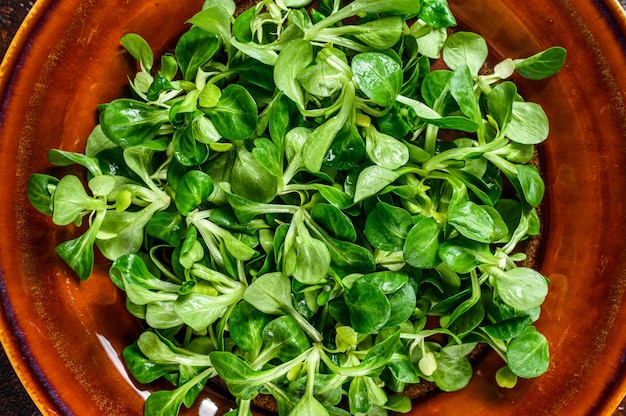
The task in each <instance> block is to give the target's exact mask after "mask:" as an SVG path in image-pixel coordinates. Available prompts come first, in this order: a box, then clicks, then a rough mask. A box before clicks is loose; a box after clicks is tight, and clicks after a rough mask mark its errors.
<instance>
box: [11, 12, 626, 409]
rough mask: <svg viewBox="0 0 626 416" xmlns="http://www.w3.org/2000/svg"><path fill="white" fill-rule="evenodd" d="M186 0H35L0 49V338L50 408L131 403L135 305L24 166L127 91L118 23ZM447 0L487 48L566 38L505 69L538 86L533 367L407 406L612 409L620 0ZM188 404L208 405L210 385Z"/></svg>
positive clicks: (167, 16)
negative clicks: (520, 66)
mask: <svg viewBox="0 0 626 416" xmlns="http://www.w3.org/2000/svg"><path fill="white" fill-rule="evenodd" d="M201 3H202V1H201V0H193V1H191V0H186V1H168V2H159V1H132V2H129V1H127V0H108V1H106V2H104V1H100V2H99V1H90V0H40V1H39V2H38V3H37V4H36V5H35V7H34V9H33V11H32V13H31V14H30V15H29V17H28V18H27V19H26V21H25V23H24V25H23V27H22V28H21V30H20V32H19V33H18V35H17V37H16V40H15V42H14V43H13V45H12V46H11V48H10V50H9V52H8V54H7V56H6V58H5V61H4V62H3V64H2V66H1V67H0V100H1V101H0V174H1V175H2V177H3V178H4V179H3V181H2V185H1V187H0V264H1V269H0V291H1V293H2V299H1V302H2V308H1V314H0V340H1V341H2V344H3V346H4V348H5V349H6V351H7V354H8V355H9V358H10V359H11V361H12V363H13V365H14V366H15V368H16V371H17V373H18V374H19V376H20V378H21V380H22V381H23V383H24V385H25V386H26V388H27V390H28V391H29V392H30V393H31V395H32V396H33V399H34V401H35V402H36V404H37V405H38V407H39V408H40V409H41V410H42V412H43V413H45V414H49V415H57V414H61V415H69V414H77V415H101V414H107V415H139V414H141V413H142V404H143V400H144V397H145V395H146V394H147V393H146V392H147V391H148V390H149V389H150V388H151V387H153V386H142V385H137V384H134V383H133V382H132V381H131V380H130V379H129V378H128V377H127V375H126V372H125V370H124V367H123V364H122V363H121V361H120V358H119V357H120V351H121V350H122V348H123V347H124V346H125V345H127V344H128V343H130V342H132V341H133V340H134V338H135V336H136V334H137V331H138V324H137V322H136V321H135V320H134V319H132V318H131V317H130V315H129V314H128V313H126V312H125V309H124V301H123V298H122V296H121V294H120V292H119V291H118V290H116V289H115V288H114V287H113V285H112V284H111V283H110V281H109V280H108V277H107V273H106V264H105V263H104V262H102V263H101V264H100V265H99V267H98V269H97V271H96V276H94V277H93V278H92V279H90V280H89V281H87V282H79V281H78V280H77V278H75V277H74V275H73V274H72V273H70V272H69V271H68V269H67V268H66V267H64V265H63V264H62V263H61V261H60V260H59V259H58V258H57V256H56V255H55V253H54V247H55V246H56V245H57V244H58V243H59V242H61V241H65V240H67V239H68V237H69V233H71V232H72V230H61V229H58V228H56V227H54V226H53V225H52V224H51V223H50V221H49V220H48V218H46V217H45V216H43V215H40V214H39V213H37V212H36V211H34V210H33V209H32V208H31V207H30V206H29V204H28V202H27V200H26V197H25V192H24V190H25V186H26V180H27V178H28V176H29V175H30V174H31V173H34V172H42V171H49V165H48V163H47V160H46V154H47V151H48V149H49V148H52V147H55V148H59V147H60V148H63V149H65V150H81V148H82V144H83V142H84V140H85V138H86V137H87V135H88V133H89V132H90V130H91V129H92V127H93V126H94V124H95V123H96V121H97V119H96V111H95V109H96V106H97V105H98V104H99V103H103V102H107V101H110V100H111V99H113V98H116V97H118V96H120V95H122V94H124V92H125V89H124V88H125V85H126V75H127V74H128V73H130V72H131V71H132V69H133V66H132V62H131V61H130V60H129V59H127V56H126V55H125V54H124V53H123V52H122V50H121V48H120V47H119V43H118V42H119V38H120V37H121V36H122V35H123V34H124V33H127V32H130V31H133V32H137V33H139V34H141V35H143V36H144V37H146V38H147V39H148V40H149V42H150V43H151V45H153V46H154V47H155V49H156V50H157V52H159V51H162V50H164V49H165V48H166V47H167V45H169V44H171V42H172V40H174V39H176V37H177V35H179V34H180V33H181V31H182V30H183V29H184V21H185V20H186V19H187V18H188V17H190V16H191V15H192V13H194V12H195V11H196V10H198V9H199V7H200V5H201ZM450 3H451V5H452V6H453V8H454V11H455V13H456V16H457V17H458V18H459V20H460V21H462V22H463V23H464V24H465V25H467V26H468V27H469V28H471V29H472V30H474V31H476V32H479V33H481V34H482V35H483V36H484V37H485V38H486V39H487V40H488V41H489V42H490V44H491V46H492V47H493V48H494V51H496V53H499V54H502V55H505V56H511V57H525V56H528V55H530V54H533V53H535V52H537V51H539V50H541V49H544V48H547V47H549V46H553V45H560V46H564V47H566V48H567V49H568V50H569V56H568V60H567V66H566V68H564V70H563V71H562V72H561V74H560V75H558V77H556V78H552V79H550V80H547V81H542V82H539V83H524V82H523V81H520V82H521V84H520V88H521V90H522V94H523V95H524V96H525V97H526V98H528V99H529V100H534V101H537V102H540V103H541V104H542V105H543V106H544V108H545V109H546V111H547V113H548V116H549V117H550V120H551V129H552V130H551V131H552V135H551V138H550V139H549V140H548V142H547V143H546V144H545V145H544V146H543V147H542V156H543V163H544V169H545V174H546V184H547V198H546V201H545V204H544V206H543V215H544V224H545V225H544V230H543V234H542V236H543V237H542V238H543V250H542V251H541V252H540V253H538V257H537V259H538V265H539V268H540V269H541V271H542V272H543V273H544V274H545V275H547V276H548V277H549V278H550V279H551V282H552V283H551V291H550V294H549V297H548V299H547V302H546V304H545V307H544V309H543V311H544V312H543V316H542V318H541V320H540V323H539V326H540V329H541V331H542V332H543V333H545V334H546V335H547V337H548V339H549V342H550V345H551V354H552V363H551V366H550V369H549V371H548V373H547V374H546V375H544V376H542V377H540V378H538V379H535V380H527V381H522V382H520V383H519V385H518V387H517V388H515V389H513V390H506V391H505V390H502V389H499V388H497V387H496V385H495V383H494V382H493V373H494V371H495V369H497V368H498V367H499V366H500V364H501V363H500V362H499V359H498V358H497V357H496V356H495V355H493V356H492V355H490V356H488V357H487V358H486V359H485V360H483V361H482V362H481V363H480V364H479V365H478V368H477V374H476V376H475V377H474V379H473V381H472V383H471V384H470V386H469V387H468V388H467V389H466V390H464V391H462V392H459V393H453V394H437V395H435V396H434V397H432V398H430V399H428V400H426V401H423V402H420V403H416V404H415V410H414V411H413V413H412V414H415V415H417V414H425V415H432V414H437V415H443V416H445V415H458V414H464V415H465V416H473V415H485V414H494V415H495V414H497V415H539V414H550V415H553V414H564V415H565V414H567V415H609V414H611V413H612V412H613V411H614V410H615V408H616V407H617V405H618V404H619V403H620V400H621V399H622V397H623V395H624V394H625V393H626V324H625V322H626V303H624V302H623V300H624V294H625V289H626V286H625V284H626V197H625V195H626V175H625V174H624V169H625V168H626V135H625V131H626V128H625V127H626V108H625V107H624V102H623V96H622V93H623V92H625V91H626V77H624V76H623V71H624V69H625V68H626V43H625V42H626V41H625V37H626V16H625V15H624V12H623V9H622V8H621V7H620V5H619V3H618V2H617V0H597V1H593V2H590V1H588V0H526V1H523V2H522V1H518V2H507V1H503V0H499V1H494V0H450ZM203 397H204V398H205V399H204V400H203V401H202V402H201V403H200V404H199V406H197V407H196V408H195V409H192V410H190V411H188V412H186V413H185V414H198V413H201V414H207V415H213V414H216V412H217V414H221V413H223V412H224V411H225V410H227V409H228V402H227V400H225V399H223V398H221V397H220V396H218V395H217V394H215V393H211V392H207V394H206V395H205V396H203Z"/></svg>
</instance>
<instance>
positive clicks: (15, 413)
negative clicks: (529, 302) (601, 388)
mask: <svg viewBox="0 0 626 416" xmlns="http://www.w3.org/2000/svg"><path fill="white" fill-rule="evenodd" d="M620 2H621V3H622V5H624V6H625V7H626V0H620ZM33 3H34V1H33V0H29V1H17V0H0V58H1V57H3V56H4V53H5V51H6V49H7V47H8V46H9V44H10V42H11V39H12V38H13V36H14V35H15V32H16V31H17V28H18V27H19V25H20V23H21V22H22V20H23V19H24V17H26V14H27V13H28V11H29V10H30V8H31V7H32V6H33ZM0 415H7V416H9V415H10V416H39V415H41V412H40V411H39V410H38V409H37V407H36V406H35V405H34V404H33V402H32V400H31V399H30V397H29V396H28V394H27V393H26V391H25V390H24V388H23V387H22V385H21V383H20V381H19V379H18V378H17V376H16V375H15V372H14V371H13V368H12V367H11V365H10V363H9V362H8V360H7V358H6V355H5V354H4V351H3V350H2V348H0ZM613 416H626V400H624V402H622V404H621V405H620V406H619V408H618V409H617V410H616V412H615V414H614V415H613Z"/></svg>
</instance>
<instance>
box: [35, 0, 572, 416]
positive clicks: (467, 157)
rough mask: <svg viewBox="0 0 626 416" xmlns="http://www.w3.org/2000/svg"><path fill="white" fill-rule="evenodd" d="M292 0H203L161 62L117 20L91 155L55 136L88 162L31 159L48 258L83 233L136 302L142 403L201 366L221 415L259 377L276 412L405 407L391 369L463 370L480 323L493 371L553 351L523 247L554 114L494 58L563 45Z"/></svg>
mask: <svg viewBox="0 0 626 416" xmlns="http://www.w3.org/2000/svg"><path fill="white" fill-rule="evenodd" d="M331 3H332V4H331ZM307 5H308V1H307V0H305V1H299V0H291V1H281V2H275V1H273V0H268V1H265V2H264V3H263V4H259V5H256V6H253V7H251V8H249V9H248V10H245V11H243V12H242V13H241V14H239V15H238V16H237V17H235V16H234V13H235V10H236V7H235V4H234V3H233V2H232V0H208V1H206V2H205V4H204V6H203V10H201V11H200V12H198V13H197V14H196V15H194V16H193V17H191V18H190V19H189V20H188V23H189V24H190V27H189V29H188V30H187V31H185V32H184V33H183V34H182V36H181V37H180V39H178V41H177V43H176V45H173V48H172V49H171V50H172V51H173V52H172V53H166V54H164V55H163V56H161V57H159V58H158V59H160V61H159V60H155V57H154V55H153V52H152V50H151V48H150V46H149V44H148V43H147V42H146V40H144V39H143V38H141V37H140V36H139V35H137V34H132V33H131V34H127V35H125V36H124V37H123V38H122V39H121V44H122V46H123V47H124V48H125V49H126V51H127V52H128V53H129V54H130V55H131V56H132V57H133V58H135V59H136V60H137V62H138V66H139V70H138V72H137V74H136V75H135V76H134V77H133V78H132V79H129V83H130V87H131V92H132V95H131V96H130V97H124V98H119V99H116V100H113V101H111V102H110V103H107V104H103V105H102V106H101V107H100V117H99V124H98V125H97V126H96V127H95V128H94V129H93V131H92V133H91V134H90V135H89V138H88V140H87V143H86V146H85V152H84V154H82V153H79V152H68V151H64V150H60V149H52V150H50V151H49V153H48V158H49V161H50V163H51V164H52V165H54V166H55V169H57V171H55V172H61V173H63V171H64V170H65V169H67V167H68V166H70V165H77V166H78V167H79V168H83V169H84V170H85V171H86V172H85V174H84V175H83V176H78V175H77V174H76V171H75V170H72V171H71V172H68V173H67V174H65V175H64V176H62V177H60V179H59V178H57V177H55V176H52V175H49V174H43V173H42V174H35V175H33V176H31V177H30V178H29V181H28V186H27V197H28V199H29V201H30V202H31V204H32V205H33V207H34V208H36V209H37V210H38V211H39V212H41V213H43V214H45V215H48V216H50V217H51V220H52V222H53V223H54V224H56V225H59V226H68V225H74V227H73V228H71V230H72V231H71V232H72V233H76V235H74V236H73V237H72V238H71V239H70V240H69V241H65V242H62V243H61V244H59V246H58V247H57V248H56V252H57V253H58V255H59V257H60V258H61V259H62V260H63V261H65V263H67V265H68V266H69V267H71V268H72V269H73V270H74V271H75V272H76V274H77V275H78V276H79V277H80V278H81V279H87V278H88V277H89V276H90V274H91V271H92V269H93V267H94V263H95V261H96V260H95V259H96V258H97V256H96V253H95V249H94V246H96V247H97V248H98V249H99V251H100V252H101V253H102V254H103V255H104V257H105V258H106V259H108V260H110V261H112V264H111V266H110V269H109V277H110V279H111V281H112V282H113V283H114V284H115V285H116V286H117V287H118V288H119V289H120V290H121V291H123V292H124V293H125V296H126V305H127V309H128V311H129V313H131V314H132V315H133V316H135V317H137V319H140V320H143V321H144V322H145V324H144V325H145V327H146V331H145V332H144V333H142V334H141V335H140V336H139V338H138V340H137V342H135V343H134V344H132V345H131V346H129V347H127V348H126V349H125V350H124V353H123V357H124V360H125V363H126V365H127V367H128V369H129V371H130V372H131V374H132V375H133V376H134V377H135V378H136V379H137V380H138V381H139V382H142V383H151V382H153V381H155V380H157V379H159V378H164V379H166V380H168V381H169V382H171V383H172V384H173V385H174V388H173V389H172V390H167V391H159V392H155V393H153V394H152V395H151V396H150V397H149V398H148V400H147V401H146V404H145V412H146V414H151V413H154V414H157V413H158V414H167V415H176V414H177V413H178V412H179V411H180V409H181V408H182V406H185V407H190V406H192V404H193V402H194V401H195V400H196V398H197V397H198V394H199V393H200V391H202V389H203V388H204V386H205V384H206V383H207V381H208V380H209V379H210V378H211V377H220V378H221V379H222V380H223V382H224V383H225V385H226V387H227V388H228V389H229V391H230V393H231V394H232V395H233V396H235V397H236V399H237V405H238V407H239V409H238V410H233V411H232V412H233V414H234V413H235V412H236V413H237V414H241V415H244V414H245V415H247V414H248V413H249V412H250V407H251V402H252V400H253V399H254V398H255V397H256V396H257V395H259V394H271V395H273V396H274V398H275V399H276V402H277V405H278V409H279V413H280V414H281V415H292V416H300V415H310V414H315V415H326V414H328V415H347V414H376V415H386V414H388V412H392V411H393V412H408V411H410V408H411V403H410V400H409V399H408V398H406V397H404V396H403V395H402V394H401V393H402V392H403V391H404V388H405V386H406V385H407V384H413V383H419V382H421V381H423V380H425V381H430V382H434V383H435V384H436V386H437V387H438V388H439V389H440V390H442V391H449V392H452V391H457V390H459V389H462V388H463V387H465V386H466V385H467V383H469V381H470V379H471V377H472V373H473V371H472V366H471V363H470V361H469V359H468V355H469V354H470V353H471V352H472V351H473V350H474V349H475V347H476V342H477V341H480V342H483V343H485V344H486V345H489V346H491V347H492V348H493V349H494V350H496V351H497V352H498V354H499V356H501V357H502V358H503V359H504V360H505V361H506V363H505V365H504V366H503V367H502V368H501V369H500V370H499V371H498V372H497V374H496V380H495V381H496V382H497V383H498V385H500V386H503V387H513V386H514V385H515V383H516V381H517V378H518V377H522V378H528V377H537V376H539V375H541V374H543V373H544V372H545V371H547V369H548V366H549V350H548V342H547V340H546V339H545V337H544V336H543V335H542V334H541V333H539V332H538V330H537V329H536V327H535V326H534V325H533V324H534V322H535V321H536V320H537V319H538V318H539V315H540V308H541V305H542V304H543V302H544V300H545V298H546V296H547V293H548V283H549V281H548V279H547V278H546V277H544V276H543V275H542V274H541V273H540V272H539V271H537V270H534V269H531V268H528V267H522V266H518V265H517V263H518V262H520V261H522V260H524V258H525V256H524V254H523V253H519V252H516V250H519V249H518V244H519V243H520V242H522V241H523V240H525V239H527V238H529V237H531V236H535V235H537V234H538V233H539V231H540V221H539V220H540V218H539V215H538V210H537V207H538V206H539V205H540V204H541V201H542V200H543V197H544V194H545V191H546V187H545V184H544V182H543V179H542V177H541V174H540V173H541V170H540V169H539V168H537V167H536V166H535V165H534V164H532V163H531V161H532V160H533V154H534V151H535V146H536V145H539V144H541V143H542V142H543V141H545V140H546V139H547V137H548V135H549V123H548V119H547V116H546V114H545V112H544V111H543V109H542V108H541V106H540V105H539V104H537V103H533V102H528V101H525V100H524V99H523V97H522V95H521V91H519V90H518V88H517V86H516V85H515V84H514V83H513V82H512V81H511V80H509V78H511V77H512V75H513V74H514V73H515V72H517V73H518V74H519V75H520V76H522V77H525V78H528V79H531V80H536V79H544V78H546V77H549V76H551V75H554V74H556V73H557V72H558V71H559V69H560V68H561V67H562V65H563V64H564V60H565V57H566V52H565V50H564V49H562V48H559V47H554V48H550V49H547V50H545V51H543V52H539V53H537V54H535V55H533V56H530V57H527V58H517V59H516V58H515V57H513V58H506V59H504V60H503V61H501V62H498V63H494V62H491V60H490V59H489V58H490V55H489V50H488V47H487V43H486V42H485V40H484V39H483V38H482V37H481V36H480V35H478V34H476V33H471V32H465V31H455V32H453V31H451V30H450V31H449V29H448V28H449V27H451V26H454V25H455V24H456V20H455V18H454V16H453V15H452V13H451V11H450V8H449V7H448V4H447V2H446V1H445V0H422V1H414V0H356V1H353V2H349V3H347V4H345V5H343V6H342V5H340V4H339V3H337V2H335V3H333V2H321V3H320V6H319V7H320V9H319V10H311V11H310V12H309V11H307V10H306V9H305V7H306V6H307ZM436 59H439V60H440V61H439V62H438V63H437V66H436V67H437V68H438V69H433V68H434V67H435V66H434V65H432V68H431V64H435V62H434V60H436ZM444 130H445V135H444V134H440V133H442V131H444ZM444 137H445V139H444ZM427 323H428V327H426V324H427ZM392 392H393V393H398V394H390V393H392ZM342 406H343V407H342Z"/></svg>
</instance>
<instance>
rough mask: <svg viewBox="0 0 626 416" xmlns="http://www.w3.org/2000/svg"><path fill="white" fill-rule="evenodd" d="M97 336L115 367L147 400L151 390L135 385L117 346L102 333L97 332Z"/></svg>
mask: <svg viewBox="0 0 626 416" xmlns="http://www.w3.org/2000/svg"><path fill="white" fill-rule="evenodd" d="M96 336H97V337H98V340H99V341H100V344H102V346H103V347H104V350H105V351H106V353H107V355H108V356H109V359H110V360H111V362H112V363H113V365H114V366H115V369H116V370H117V371H118V372H119V373H120V375H121V376H122V377H123V378H124V380H126V381H127V382H128V384H129V385H130V386H131V387H132V388H133V389H134V390H135V391H136V392H137V394H139V395H140V396H141V397H142V398H143V399H144V400H146V399H147V398H148V396H150V392H149V391H147V390H139V389H138V388H137V387H135V385H134V384H133V382H132V380H131V379H130V377H128V372H127V371H126V367H125V366H124V363H123V362H122V360H121V359H120V357H119V355H118V354H117V351H115V348H113V345H111V342H110V341H109V340H108V339H106V338H105V337H103V336H102V335H100V334H96Z"/></svg>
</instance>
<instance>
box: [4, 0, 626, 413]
mask: <svg viewBox="0 0 626 416" xmlns="http://www.w3.org/2000/svg"><path fill="white" fill-rule="evenodd" d="M61 3H62V1H61V0H38V1H37V2H36V3H35V5H34V7H33V8H32V10H31V12H30V13H29V15H28V16H27V18H26V20H25V21H24V23H23V25H22V26H21V27H20V29H19V31H18V33H17V35H16V36H15V39H14V41H13V42H12V44H11V46H10V47H9V49H8V51H7V54H6V55H5V58H4V61H3V62H2V65H1V66H0V94H1V95H0V98H1V99H2V101H1V102H0V131H1V128H2V123H3V121H4V116H5V113H6V106H7V105H8V103H9V102H10V96H11V94H12V92H13V91H12V90H13V87H14V84H13V82H14V79H15V71H16V70H17V69H18V68H19V67H20V64H21V62H22V60H23V59H25V57H26V56H27V55H28V52H29V50H30V47H31V42H33V41H34V40H35V39H36V37H37V34H38V32H39V31H40V30H41V28H42V27H44V25H45V24H46V22H47V20H48V17H49V14H50V13H51V12H52V11H53V10H54V9H55V8H57V7H58V6H59V5H60V4H61ZM557 3H559V4H561V5H562V6H563V7H565V8H566V9H567V10H569V11H570V13H571V14H572V16H574V15H575V14H576V13H577V10H576V8H575V7H574V6H573V5H572V4H571V3H570V2H569V0H559V1H557ZM593 3H594V6H595V8H596V11H597V14H598V15H600V16H601V17H602V19H603V20H604V21H605V22H607V23H608V25H609V27H610V29H611V31H610V33H609V34H604V35H600V34H596V32H595V29H594V27H593V25H590V23H589V22H584V21H582V20H580V17H578V19H579V20H578V21H579V23H580V25H581V29H585V30H587V31H588V32H589V34H590V38H589V39H592V38H593V42H594V45H593V46H594V47H595V48H596V50H594V53H595V54H596V58H597V59H598V61H599V65H600V66H601V67H602V69H603V70H606V71H607V74H611V73H612V74H613V76H615V75H616V74H619V73H620V71H619V69H621V70H622V73H623V71H624V70H625V68H615V67H610V65H609V64H607V63H606V62H602V55H603V54H604V53H605V52H604V51H603V44H604V42H610V43H613V44H617V45H618V46H619V48H620V51H621V53H622V55H626V13H625V12H624V9H623V7H622V6H621V5H620V4H619V2H618V1H617V0H594V1H593ZM594 17H596V18H597V16H594ZM604 24H606V23H604ZM596 35H597V38H596V37H595V36H596ZM590 42H591V40H590ZM605 81H606V82H607V83H608V84H610V85H611V88H612V91H613V94H614V96H615V97H614V99H615V101H616V102H617V104H615V105H616V106H617V107H619V108H618V109H617V110H616V113H618V114H619V115H620V117H621V120H620V122H621V124H622V127H623V129H624V130H626V110H625V109H624V106H623V102H622V101H621V99H622V98H621V94H622V93H623V92H625V91H626V80H625V79H624V77H621V79H607V80H605ZM618 101H619V102H618ZM0 156H2V157H7V156H9V157H11V155H6V154H2V152H1V150H0ZM2 202H3V203H6V202H7V201H6V200H3V201H2ZM0 221H4V220H0ZM6 226H7V224H5V223H0V228H1V227H6ZM625 238H626V236H625ZM3 249H5V248H4V247H0V250H3ZM624 254H626V253H621V255H620V258H621V260H623V261H625V262H626V258H625V257H626V256H625V255H624ZM618 272H619V273H620V275H619V276H616V279H618V280H620V281H621V282H623V281H624V280H625V279H626V276H625V275H624V269H622V270H619V271H618ZM6 279H7V276H6V275H5V273H4V271H3V270H2V268H1V266H0V295H1V296H2V298H1V299H0V302H1V306H2V310H1V311H0V342H2V345H3V347H4V349H5V351H6V353H7V355H8V357H9V359H10V361H11V363H12V365H13V366H14V368H15V370H16V372H17V374H18V376H19V378H20V380H21V381H22V383H23V384H24V386H25V387H26V389H27V390H28V392H29V393H30V395H31V396H32V398H33V400H34V402H35V403H36V405H37V406H38V407H39V408H40V409H41V410H42V412H44V414H46V415H70V414H75V413H78V414H80V404H77V403H73V404H72V403H68V402H66V400H64V397H63V396H62V395H61V394H60V393H59V391H58V390H57V388H56V386H54V385H52V384H51V383H50V381H49V378H48V377H47V376H46V374H45V373H44V371H42V369H41V367H40V366H39V364H38V360H37V359H36V357H34V356H33V354H32V352H31V350H30V347H29V345H28V342H27V340H26V337H25V325H28V323H27V322H24V321H23V320H21V319H20V317H19V316H17V313H16V311H15V309H14V307H13V305H12V304H11V299H10V298H8V297H7V296H6V292H7V283H6ZM617 297H618V296H617V295H616V298H617ZM622 297H623V284H622V293H620V294H619V299H618V300H621V298H622ZM620 318H626V317H625V316H624V312H621V315H620V314H619V312H616V316H615V317H614V319H620ZM614 330H615V329H614ZM624 341H626V339H624ZM618 348H621V351H622V353H621V356H618V355H617V354H615V353H612V356H611V357H612V358H614V359H615V362H614V363H611V364H610V365H612V366H613V368H612V372H613V377H612V378H611V379H608V380H605V381H606V384H605V385H604V386H602V392H601V394H600V395H599V396H598V398H597V399H596V400H595V402H594V403H590V404H589V407H588V408H587V409H585V411H584V414H588V415H609V414H612V412H613V411H614V410H615V408H616V407H617V406H618V404H619V403H620V401H621V400H622V398H623V397H624V395H625V394H626V345H621V346H616V347H615V349H618ZM607 365H608V364H607ZM581 414H582V413H581Z"/></svg>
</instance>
